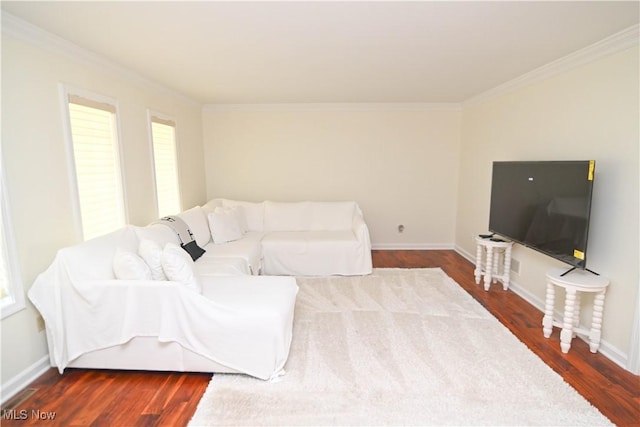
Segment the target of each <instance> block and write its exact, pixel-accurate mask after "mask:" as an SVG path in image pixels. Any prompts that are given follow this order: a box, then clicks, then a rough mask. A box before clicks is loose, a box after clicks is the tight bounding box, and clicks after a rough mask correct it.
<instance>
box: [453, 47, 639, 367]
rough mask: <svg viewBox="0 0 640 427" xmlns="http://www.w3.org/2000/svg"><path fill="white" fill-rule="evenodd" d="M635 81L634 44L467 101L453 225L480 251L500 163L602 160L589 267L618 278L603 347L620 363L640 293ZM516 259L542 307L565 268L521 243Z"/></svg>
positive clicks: (465, 246)
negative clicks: (548, 287)
mask: <svg viewBox="0 0 640 427" xmlns="http://www.w3.org/2000/svg"><path fill="white" fill-rule="evenodd" d="M638 81H639V73H638V48H637V46H635V47H634V48H632V49H628V50H625V51H622V52H619V53H617V54H614V55H611V56H608V57H605V58H604V59H600V60H597V61H595V62H592V63H589V64H587V65H583V66H581V67H578V68H575V69H573V70H571V71H568V72H565V73H563V74H560V75H558V76H556V77H553V78H549V79H547V80H544V81H541V82H538V83H534V84H531V85H529V86H526V87H523V88H520V89H517V90H515V91H513V92H511V93H509V94H506V95H502V96H498V97H495V98H493V99H490V100H488V101H485V102H481V103H479V104H472V105H465V106H464V107H463V118H462V147H461V157H460V178H459V189H458V210H457V223H456V246H457V247H458V248H459V249H460V250H461V251H463V252H465V253H467V254H475V247H474V243H473V237H474V236H476V235H477V234H478V233H481V232H486V230H487V227H488V223H489V220H488V218H489V198H490V186H491V165H492V162H493V161H494V160H555V159H558V160H562V159H575V160H584V159H595V160H596V175H595V181H594V192H593V205H592V217H591V226H590V230H589V242H588V251H587V267H588V268H590V269H592V270H595V271H597V272H598V273H600V274H602V275H604V276H608V277H609V278H610V279H611V285H610V287H609V290H608V293H607V297H606V303H605V310H604V321H603V322H604V323H603V337H602V338H603V341H604V342H605V344H606V346H605V348H604V350H605V351H608V352H609V356H612V358H614V360H616V359H617V361H618V362H619V363H621V364H623V366H624V359H625V358H626V355H627V354H628V353H629V351H630V348H629V343H630V335H631V328H632V321H633V312H634V303H635V301H636V295H637V292H638V257H639V253H638V251H639V242H638V236H639V230H638V217H639V215H640V213H639V209H638V198H639V188H638V182H639V179H638V176H639V166H638V158H639V153H638V145H639V140H640V136H639V119H640V116H639V105H640V104H639V83H638ZM514 257H515V258H516V259H518V260H519V261H520V274H519V275H516V276H515V282H516V284H517V288H518V289H519V291H520V292H521V293H522V294H524V295H527V296H528V297H529V298H531V299H532V300H533V301H534V302H537V303H538V304H539V305H540V304H543V303H542V301H544V296H545V271H546V270H547V269H548V268H549V267H552V266H564V264H559V263H556V262H555V261H554V260H552V259H551V258H549V257H546V256H544V255H541V254H539V253H537V252H534V251H532V250H530V249H526V248H524V247H522V246H519V245H517V246H516V248H515V251H514ZM567 268H568V267H567ZM589 301H591V300H590V299H589V298H585V299H584V300H583V306H584V307H585V312H584V313H583V314H584V316H583V323H584V324H589V322H590V314H591V312H590V310H588V309H586V306H587V304H586V303H587V302H589ZM557 307H558V308H561V306H560V305H558V306H557ZM540 318H541V319H542V313H541V315H540ZM540 333H542V332H540Z"/></svg>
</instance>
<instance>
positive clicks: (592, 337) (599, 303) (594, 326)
mask: <svg viewBox="0 0 640 427" xmlns="http://www.w3.org/2000/svg"><path fill="white" fill-rule="evenodd" d="M604 293H605V291H604V290H603V291H602V292H598V293H597V294H596V296H595V299H594V300H593V320H592V321H591V332H590V333H589V350H590V351H591V353H596V352H597V351H598V348H600V334H601V328H602V312H603V310H604Z"/></svg>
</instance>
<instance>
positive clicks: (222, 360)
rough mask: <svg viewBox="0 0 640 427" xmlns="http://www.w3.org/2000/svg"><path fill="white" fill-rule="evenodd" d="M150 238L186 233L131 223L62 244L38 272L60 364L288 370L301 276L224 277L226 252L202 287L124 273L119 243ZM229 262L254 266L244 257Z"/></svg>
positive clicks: (126, 246) (127, 246)
mask: <svg viewBox="0 0 640 427" xmlns="http://www.w3.org/2000/svg"><path fill="white" fill-rule="evenodd" d="M200 215H203V214H202V213H201V212H200ZM140 236H144V237H143V238H149V239H153V240H154V241H157V242H158V243H163V244H166V243H169V242H175V240H177V237H176V236H175V234H173V233H172V232H171V230H169V229H168V228H167V227H164V226H162V225H154V226H152V227H134V226H127V227H126V228H124V229H121V230H118V231H116V232H113V233H110V234H107V235H105V236H101V237H98V238H96V239H92V240H89V241H86V242H84V243H81V244H79V245H76V246H72V247H69V248H65V249H61V250H60V251H59V252H58V254H57V255H56V258H55V260H54V261H53V263H52V264H51V266H50V267H49V268H48V269H47V270H46V271H45V272H44V273H42V274H41V275H39V276H38V278H37V279H36V281H35V282H34V284H33V286H32V287H31V289H30V290H29V298H30V299H31V301H32V302H33V303H34V305H35V306H36V308H37V309H38V310H39V311H40V313H41V315H42V317H43V319H44V321H45V325H46V334H47V341H48V346H49V356H50V360H51V364H52V366H57V367H58V369H59V371H60V372H62V371H63V370H64V369H65V368H66V367H68V366H73V367H86V368H108V369H157V370H171V371H205V372H241V373H246V374H249V375H252V376H255V377H257V378H261V379H269V378H271V377H273V376H277V375H279V374H280V372H281V371H282V369H283V367H284V364H285V362H286V360H287V357H288V354H289V347H290V344H291V336H292V322H293V314H294V304H295V298H296V293H297V289H298V287H297V285H296V283H295V279H294V278H291V277H251V276H246V275H237V274H236V273H238V272H236V271H232V275H230V276H228V277H224V276H223V277H220V276H219V274H220V271H219V270H218V269H216V268H213V269H212V268H211V267H215V266H216V264H220V258H216V257H215V256H207V254H205V256H203V257H201V258H200V259H198V260H197V261H196V262H195V265H196V266H199V269H200V270H199V271H198V269H196V278H197V280H198V282H199V285H200V287H201V289H202V293H198V292H195V291H193V290H190V289H189V288H187V286H185V284H183V283H179V282H175V281H169V280H119V279H116V277H115V274H114V268H113V260H114V255H115V253H116V251H118V250H120V251H130V252H136V251H137V249H138V247H139V243H140ZM200 237H202V236H200ZM196 238H197V236H196ZM205 247H206V245H205ZM229 260H232V261H233V262H232V263H230V265H231V266H232V267H233V268H239V269H243V268H245V267H246V264H245V263H244V259H243V258H241V257H240V258H229ZM207 265H208V266H209V268H207V267H206V266H207ZM237 265H239V267H235V266H237ZM209 270H214V271H213V273H212V274H208V271H209ZM245 273H248V272H247V271H245ZM150 355H153V356H151V357H150Z"/></svg>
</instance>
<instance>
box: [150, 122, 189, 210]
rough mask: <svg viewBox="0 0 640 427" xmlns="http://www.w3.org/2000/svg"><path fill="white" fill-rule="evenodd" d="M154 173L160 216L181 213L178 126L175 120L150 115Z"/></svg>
mask: <svg viewBox="0 0 640 427" xmlns="http://www.w3.org/2000/svg"><path fill="white" fill-rule="evenodd" d="M150 117H151V119H150V122H151V145H152V147H153V171H154V178H155V183H156V202H157V207H158V216H159V217H163V216H167V215H173V214H176V213H178V212H180V211H181V210H182V209H181V206H180V205H181V203H180V185H179V182H178V161H177V157H176V124H175V122H174V121H173V120H170V119H166V118H161V117H158V115H155V114H150Z"/></svg>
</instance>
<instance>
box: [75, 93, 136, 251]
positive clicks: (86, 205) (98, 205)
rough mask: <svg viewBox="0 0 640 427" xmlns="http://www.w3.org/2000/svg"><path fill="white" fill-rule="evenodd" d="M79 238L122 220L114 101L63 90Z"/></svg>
mask: <svg viewBox="0 0 640 427" xmlns="http://www.w3.org/2000/svg"><path fill="white" fill-rule="evenodd" d="M66 98H67V105H68V113H69V129H70V136H71V145H72V152H73V159H72V160H73V169H74V170H75V181H74V182H75V185H76V188H77V205H76V208H77V210H79V216H80V222H81V228H82V233H81V234H82V238H83V239H84V240H87V239H91V238H93V237H97V236H101V235H103V234H107V233H109V232H111V231H114V230H116V229H118V228H121V227H123V226H124V225H125V223H126V218H125V208H124V195H123V191H122V174H121V168H120V156H119V147H118V131H117V129H118V127H117V120H116V107H115V103H110V102H103V101H96V100H94V99H89V98H88V97H83V96H78V95H75V94H67V96H66Z"/></svg>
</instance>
